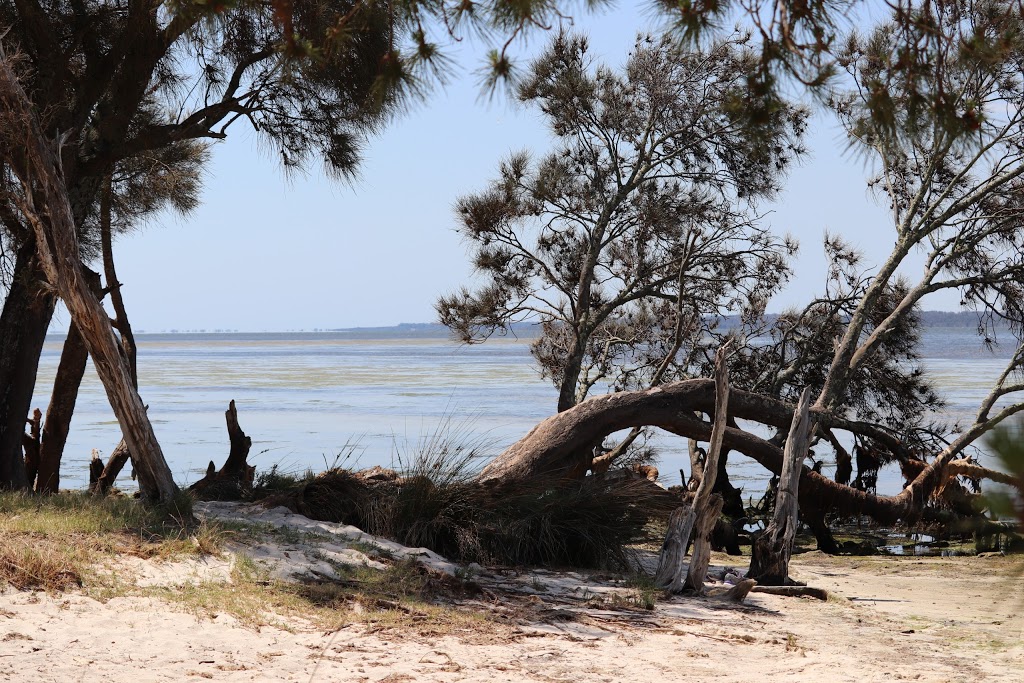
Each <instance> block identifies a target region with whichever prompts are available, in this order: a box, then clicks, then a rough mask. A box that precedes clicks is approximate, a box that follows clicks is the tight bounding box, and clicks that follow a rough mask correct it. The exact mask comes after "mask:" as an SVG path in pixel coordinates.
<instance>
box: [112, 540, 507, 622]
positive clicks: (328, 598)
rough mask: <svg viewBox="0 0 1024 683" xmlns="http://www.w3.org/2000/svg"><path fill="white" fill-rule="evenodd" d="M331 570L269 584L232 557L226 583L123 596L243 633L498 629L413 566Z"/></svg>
mask: <svg viewBox="0 0 1024 683" xmlns="http://www.w3.org/2000/svg"><path fill="white" fill-rule="evenodd" d="M336 569H337V570H338V571H339V574H341V579H340V580H337V581H322V582H307V583H291V582H283V581H275V580H272V579H270V577H269V576H268V574H267V572H266V570H265V569H264V568H263V567H262V566H260V565H259V564H258V563H256V562H255V561H253V560H252V559H250V558H248V557H247V556H245V555H237V556H236V562H235V565H234V567H233V569H232V573H231V581H230V583H225V582H219V581H204V582H200V583H194V584H186V585H184V586H175V587H150V588H144V589H135V590H132V591H130V592H129V594H131V595H139V596H145V597H152V598H157V599H160V600H165V601H166V602H168V603H170V604H171V605H175V606H177V607H179V608H183V609H185V610H186V611H188V612H189V613H192V614H195V615H196V616H197V617H200V618H209V619H213V618H215V617H217V616H218V615H221V614H228V615H230V616H232V617H234V618H235V619H237V620H238V622H239V623H240V624H241V625H243V626H245V627H248V628H259V627H261V626H267V625H270V626H275V627H277V628H281V629H283V630H292V629H293V628H295V627H307V626H312V627H315V628H317V629H321V630H328V631H334V630H338V629H340V628H344V627H345V626H346V625H348V624H364V625H368V626H370V628H371V630H372V631H381V630H385V631H386V630H392V629H394V630H400V631H402V632H403V633H406V634H408V633H415V634H418V635H422V636H430V635H435V636H436V635H447V634H454V633H460V634H474V633H476V634H480V633H485V632H493V631H494V630H495V629H500V628H502V625H503V623H502V622H503V620H502V619H501V618H500V617H498V616H495V615H492V614H490V613H489V612H481V611H479V610H478V609H469V608H461V607H459V606H458V604H457V601H458V600H459V599H460V598H463V597H465V596H466V594H467V591H466V590H465V588H464V586H463V585H462V584H461V583H460V582H458V581H456V580H453V579H450V578H449V577H444V576H440V575H438V574H436V573H434V572H431V571H430V570H428V569H426V568H425V567H423V566H422V565H420V564H418V563H416V562H413V561H402V562H398V563H395V564H394V565H392V566H390V567H388V568H387V569H386V570H384V571H380V570H376V569H372V568H369V567H352V566H348V565H339V566H338V567H336ZM487 626H489V627H490V628H484V629H483V630H481V628H482V627H487Z"/></svg>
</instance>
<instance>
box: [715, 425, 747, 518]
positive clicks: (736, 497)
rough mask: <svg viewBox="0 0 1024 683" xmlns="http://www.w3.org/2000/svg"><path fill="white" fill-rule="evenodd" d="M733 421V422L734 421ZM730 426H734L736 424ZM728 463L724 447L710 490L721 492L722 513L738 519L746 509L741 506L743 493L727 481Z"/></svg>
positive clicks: (726, 451)
mask: <svg viewBox="0 0 1024 683" xmlns="http://www.w3.org/2000/svg"><path fill="white" fill-rule="evenodd" d="M733 422H734V423H735V421H733ZM732 426H733V427H736V424H733V425H732ZM728 465H729V449H728V448H726V449H723V450H722V454H721V455H720V456H718V476H717V477H716V478H715V488H714V489H712V491H711V492H712V493H718V494H721V496H722V501H723V505H722V513H723V514H724V515H725V516H726V517H728V518H730V519H733V520H738V519H742V518H743V517H745V516H746V514H747V511H746V509H744V507H743V494H742V493H741V492H740V490H739V489H738V488H736V487H735V486H733V485H732V482H731V481H729V470H728Z"/></svg>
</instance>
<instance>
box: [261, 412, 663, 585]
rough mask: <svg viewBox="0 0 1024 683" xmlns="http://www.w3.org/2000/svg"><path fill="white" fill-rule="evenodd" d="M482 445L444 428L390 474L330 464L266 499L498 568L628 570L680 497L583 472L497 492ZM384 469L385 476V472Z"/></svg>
mask: <svg viewBox="0 0 1024 683" xmlns="http://www.w3.org/2000/svg"><path fill="white" fill-rule="evenodd" d="M486 448H487V444H486V443H485V442H482V441H480V440H479V439H474V438H472V437H471V436H469V435H468V433H467V432H466V430H465V429H464V428H463V427H462V426H455V427H451V426H450V425H443V426H442V427H440V428H438V430H437V431H436V432H435V433H434V434H433V435H431V436H430V437H429V438H427V439H425V440H424V441H423V442H422V443H421V445H420V447H419V448H418V450H417V451H416V452H415V453H414V454H413V455H412V456H411V457H407V458H403V457H398V466H399V467H398V469H397V470H396V471H384V470H380V468H376V469H375V470H369V471H367V472H373V475H372V476H368V475H367V474H364V473H360V472H352V471H350V470H346V469H340V468H339V469H332V470H329V471H327V472H324V473H323V474H320V475H318V476H316V477H314V478H313V479H311V480H308V481H305V482H302V483H298V484H297V485H296V486H295V487H294V488H293V489H292V490H291V491H290V492H289V493H287V494H285V495H281V496H278V497H276V498H275V499H274V501H273V502H274V503H275V504H284V505H287V506H288V507H290V508H291V509H293V510H295V511H296V512H299V513H301V514H304V515H306V516H307V517H311V518H313V519H320V520H324V521H331V522H342V523H345V524H352V525H354V526H357V527H359V528H361V529H363V530H364V531H366V532H368V533H371V534H374V535H378V536H384V537H386V538H390V539H393V540H395V541H397V542H399V543H402V544H403V545H406V546H412V547H421V546H424V547H428V548H430V549H432V550H434V551H436V552H438V553H441V554H442V555H445V556H447V557H449V558H451V559H454V560H458V561H462V562H480V563H486V564H499V565H513V566H523V565H547V566H573V567H609V568H611V567H614V568H619V569H628V568H629V557H630V555H629V551H628V550H627V547H628V546H630V545H634V544H636V543H638V542H640V541H643V540H646V530H645V527H647V522H648V521H650V520H657V519H663V518H665V517H667V515H668V513H669V512H670V511H671V509H672V508H673V507H675V506H676V505H677V504H678V502H677V501H676V500H675V499H674V498H673V497H672V496H671V495H670V494H667V493H666V492H664V491H662V490H660V489H658V488H657V487H655V486H653V485H651V484H650V482H648V481H646V480H645V479H640V478H629V477H628V476H626V475H625V474H623V475H622V476H616V475H615V473H610V474H609V476H602V477H586V478H584V479H580V480H573V481H567V482H562V483H559V484H557V485H555V484H552V483H551V482H549V481H537V482H532V483H527V484H519V485H516V486H514V487H504V488H501V489H496V488H493V487H488V486H482V485H480V484H478V483H477V481H476V478H477V474H478V472H479V469H480V464H481V463H482V462H483V453H484V451H485V450H486ZM385 472H389V473H390V475H393V476H385V475H384V473H385Z"/></svg>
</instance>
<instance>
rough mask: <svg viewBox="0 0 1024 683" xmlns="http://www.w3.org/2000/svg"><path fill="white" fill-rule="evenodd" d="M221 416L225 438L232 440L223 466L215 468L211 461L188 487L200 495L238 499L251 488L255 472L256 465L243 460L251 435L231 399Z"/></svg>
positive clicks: (247, 450)
mask: <svg viewBox="0 0 1024 683" xmlns="http://www.w3.org/2000/svg"><path fill="white" fill-rule="evenodd" d="M224 419H225V421H226V422H227V427H228V440H229V441H230V443H231V447H230V450H229V451H228V458H227V460H225V461H224V466H223V467H221V468H220V471H219V472H214V470H215V469H216V465H214V463H213V462H212V461H211V462H210V467H209V468H208V469H207V471H206V476H205V477H203V478H202V479H200V480H199V481H197V482H196V483H194V484H192V486H190V487H189V490H190V491H193V492H194V493H196V494H197V495H199V496H200V497H203V498H212V499H216V500H234V499H238V498H240V497H241V496H242V494H243V493H245V492H246V491H247V490H249V489H251V488H252V483H253V477H254V475H255V473H256V468H255V467H252V466H250V465H249V463H248V462H246V458H247V457H248V455H249V449H250V448H252V439H251V438H249V437H248V436H246V434H245V432H243V431H242V428H241V427H240V426H239V424H238V410H237V409H236V408H235V402H234V401H231V403H229V404H228V409H227V411H225V413H224Z"/></svg>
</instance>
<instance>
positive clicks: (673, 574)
mask: <svg viewBox="0 0 1024 683" xmlns="http://www.w3.org/2000/svg"><path fill="white" fill-rule="evenodd" d="M728 346H729V345H728V343H726V344H725V345H723V346H722V347H721V348H720V349H718V353H717V354H716V355H715V396H716V398H715V411H714V415H715V421H714V427H713V428H712V431H711V440H710V443H709V445H708V454H707V456H706V459H705V467H704V477H703V478H702V479H701V480H700V485H699V486H698V487H697V491H696V493H695V494H694V496H693V502H692V503H691V504H690V505H689V506H684V507H682V508H679V509H677V510H676V511H675V512H673V513H672V516H671V518H670V520H669V529H668V533H667V534H666V536H665V542H664V544H663V545H662V550H661V557H660V558H659V560H658V571H657V574H656V575H655V580H654V582H655V585H657V586H658V587H660V588H665V589H667V590H668V591H670V592H672V593H679V592H682V591H683V590H684V589H686V588H690V589H693V590H696V591H697V592H698V593H699V592H701V591H702V590H703V586H704V574H706V573H707V568H708V562H709V561H710V559H711V531H712V529H713V528H714V526H715V521H716V520H717V519H718V516H719V515H720V514H721V512H722V498H721V496H719V497H718V498H717V501H716V502H715V503H714V504H712V503H711V489H713V488H714V486H715V476H716V475H717V473H718V455H719V453H720V452H721V450H722V439H723V434H724V430H725V423H726V416H727V413H728V408H729V370H728V368H727V367H726V362H725V361H726V357H727V354H728ZM694 525H696V526H697V528H698V534H697V537H696V539H695V542H694V552H693V559H691V561H690V566H689V567H688V570H687V571H686V572H684V571H683V567H684V564H683V557H684V555H685V553H686V546H687V544H688V543H689V541H690V535H691V534H692V533H693V528H694ZM698 545H700V547H699V548H698V547H697V546H698ZM694 560H696V565H695V562H694Z"/></svg>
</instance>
